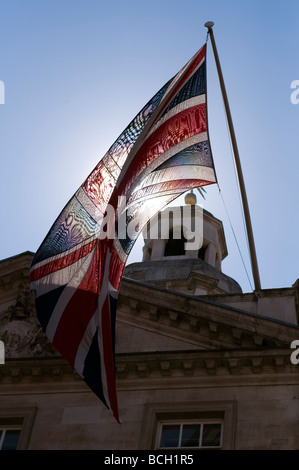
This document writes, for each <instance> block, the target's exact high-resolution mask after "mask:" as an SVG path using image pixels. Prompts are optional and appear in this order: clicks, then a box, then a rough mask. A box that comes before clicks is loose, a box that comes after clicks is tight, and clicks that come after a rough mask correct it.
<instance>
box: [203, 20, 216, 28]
mask: <svg viewBox="0 0 299 470" xmlns="http://www.w3.org/2000/svg"><path fill="white" fill-rule="evenodd" d="M213 26H214V23H213V21H207V22H206V23H205V27H206V28H208V29H211V28H213Z"/></svg>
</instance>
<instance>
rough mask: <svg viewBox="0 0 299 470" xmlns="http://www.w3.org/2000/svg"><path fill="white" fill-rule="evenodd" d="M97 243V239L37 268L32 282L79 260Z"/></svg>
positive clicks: (33, 272)
mask: <svg viewBox="0 0 299 470" xmlns="http://www.w3.org/2000/svg"><path fill="white" fill-rule="evenodd" d="M95 243H96V240H93V241H92V242H90V243H87V244H86V245H84V246H82V247H81V248H79V250H76V251H73V252H72V253H70V254H69V255H66V256H62V257H61V258H59V259H56V260H55V261H52V262H51V263H48V264H45V265H43V266H41V267H40V268H37V269H35V270H34V271H32V272H31V273H30V282H34V281H37V280H38V279H41V278H42V277H44V276H48V275H49V274H52V273H54V272H55V271H59V270H60V269H63V268H67V267H68V266H70V265H71V264H74V263H76V262H77V261H79V259H81V258H84V256H86V255H88V253H90V252H91V251H92V250H93V248H94V246H95Z"/></svg>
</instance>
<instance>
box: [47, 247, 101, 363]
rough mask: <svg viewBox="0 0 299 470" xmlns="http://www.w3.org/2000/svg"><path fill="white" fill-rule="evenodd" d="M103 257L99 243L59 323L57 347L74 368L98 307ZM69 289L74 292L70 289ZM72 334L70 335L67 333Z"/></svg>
mask: <svg viewBox="0 0 299 470" xmlns="http://www.w3.org/2000/svg"><path fill="white" fill-rule="evenodd" d="M105 247H106V245H104V243H102V244H101V254H102V255H104V253H103V252H104V251H105V252H106V250H105V249H104V248H105ZM104 267H105V266H104V263H103V256H100V254H99V241H98V243H97V246H96V249H95V254H94V257H93V260H92V262H91V264H90V266H89V268H88V271H87V273H86V274H85V276H84V278H83V280H82V282H81V284H80V285H79V287H77V288H76V289H74V295H73V296H72V297H71V299H70V301H69V303H68V304H67V306H66V308H65V310H64V312H63V314H62V316H61V319H60V321H59V323H58V326H57V329H56V332H55V335H54V338H53V345H54V347H55V348H56V349H57V350H58V351H59V352H60V353H61V354H62V355H63V356H64V358H65V359H66V360H67V361H68V362H69V363H70V364H71V365H72V366H73V367H74V364H75V359H76V354H77V350H78V347H79V344H80V342H81V340H82V338H83V335H84V333H85V330H86V328H87V325H88V323H89V321H90V319H91V317H92V316H93V314H94V313H95V311H96V309H97V306H98V295H99V286H100V285H101V279H100V276H102V275H103V272H104ZM65 289H71V287H68V286H66V287H65ZM68 331H69V332H70V333H71V334H69V335H67V332H68Z"/></svg>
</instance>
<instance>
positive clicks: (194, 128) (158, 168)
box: [30, 45, 216, 422]
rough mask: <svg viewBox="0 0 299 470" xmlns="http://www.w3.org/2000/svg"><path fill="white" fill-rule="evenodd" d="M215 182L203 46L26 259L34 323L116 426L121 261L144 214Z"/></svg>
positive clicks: (135, 122) (145, 109)
mask: <svg viewBox="0 0 299 470" xmlns="http://www.w3.org/2000/svg"><path fill="white" fill-rule="evenodd" d="M215 182H216V177H215V171H214V165H213V161H212V155H211V150H210V144H209V139H208V129H207V107H206V45H204V46H203V47H202V48H201V49H200V50H199V51H198V52H197V53H196V54H195V55H194V56H193V57H192V59H191V60H190V61H189V62H188V63H187V64H186V65H185V66H184V67H183V68H182V69H181V70H180V71H179V73H178V74H177V75H175V77H174V78H173V79H171V80H169V81H168V82H167V83H166V84H165V85H164V86H163V87H162V88H161V89H160V90H159V91H158V92H157V93H156V95H155V96H154V97H153V98H152V99H151V100H150V101H149V102H148V103H147V104H146V105H145V106H144V107H143V109H142V110H141V111H140V112H139V113H138V114H137V115H136V117H135V118H134V119H133V120H132V121H131V123H130V124H129V125H128V126H127V128H126V129H125V130H124V131H123V133H122V134H121V135H120V136H119V137H118V139H117V140H116V141H115V143H114V144H113V145H112V146H111V148H110V149H109V150H108V152H107V153H106V154H105V155H104V157H103V158H102V159H101V160H100V161H99V163H98V164H97V166H96V167H95V168H94V170H93V171H92V172H91V173H90V175H89V176H88V177H87V179H86V180H85V181H84V182H83V184H82V185H81V186H80V188H79V189H78V191H77V192H76V193H75V194H74V196H73V197H72V198H71V200H70V201H69V202H68V203H67V204H66V206H65V207H64V209H63V210H62V212H61V214H60V215H59V217H58V218H57V220H56V221H55V222H54V224H53V226H52V227H51V229H50V230H49V232H48V234H47V236H46V238H45V239H44V241H43V242H42V244H41V246H40V248H39V249H38V250H37V252H36V254H35V256H34V259H33V262H32V266H31V271H30V282H31V289H33V290H35V291H36V311H37V316H38V320H39V322H40V323H41V325H42V327H43V329H44V331H45V332H46V335H47V337H48V338H49V340H50V341H51V343H52V344H53V346H54V347H55V348H56V349H57V351H58V352H60V354H61V355H62V356H63V357H64V358H65V359H66V360H67V361H68V362H69V363H70V364H71V365H72V367H73V368H74V369H75V370H76V371H77V372H78V374H80V376H81V377H82V378H83V379H84V380H85V382H86V383H87V385H88V386H89V387H90V388H91V389H92V390H93V392H94V393H95V394H96V395H97V396H98V397H99V398H100V400H102V402H103V403H104V405H105V406H106V407H107V408H108V409H110V410H111V411H112V413H113V415H114V417H115V419H116V420H117V421H118V422H119V413H118V405H117V394H116V380H115V316H116V302H117V295H118V290H119V286H120V282H121V278H122V274H123V270H124V267H125V263H126V260H127V257H128V255H129V253H130V250H131V249H132V246H133V245H134V242H135V240H136V238H137V236H138V234H139V233H140V231H141V230H142V228H143V227H144V226H145V224H146V223H147V222H148V220H149V219H150V218H151V217H152V216H153V215H154V214H156V213H157V212H158V211H159V210H161V209H162V208H163V207H165V206H166V205H167V204H169V203H170V202H171V201H172V200H174V199H175V198H177V197H178V196H179V195H180V194H182V193H183V192H185V191H186V190H188V189H189V188H196V187H199V186H203V185H208V184H211V183H215Z"/></svg>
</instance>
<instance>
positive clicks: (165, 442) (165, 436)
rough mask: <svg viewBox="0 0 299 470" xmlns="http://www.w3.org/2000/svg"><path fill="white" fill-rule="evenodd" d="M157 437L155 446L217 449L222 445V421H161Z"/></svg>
mask: <svg viewBox="0 0 299 470" xmlns="http://www.w3.org/2000/svg"><path fill="white" fill-rule="evenodd" d="M157 437H158V442H157V448H173V447H176V448H182V447H183V448H185V447H189V448H196V449H198V448H200V449H215V448H217V449H219V448H221V445H222V422H210V421H207V422H198V421H195V422H192V421H186V422H181V423H173V422H169V423H163V422H161V423H160V429H159V430H158V433H157Z"/></svg>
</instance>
